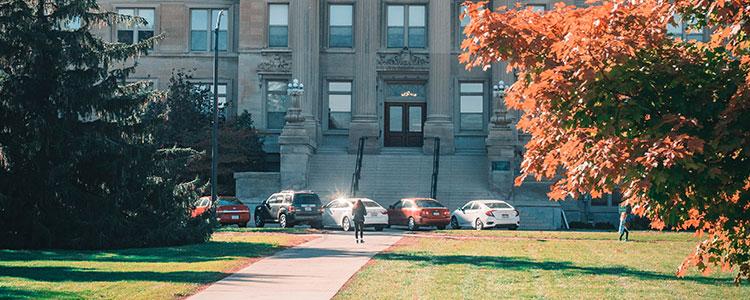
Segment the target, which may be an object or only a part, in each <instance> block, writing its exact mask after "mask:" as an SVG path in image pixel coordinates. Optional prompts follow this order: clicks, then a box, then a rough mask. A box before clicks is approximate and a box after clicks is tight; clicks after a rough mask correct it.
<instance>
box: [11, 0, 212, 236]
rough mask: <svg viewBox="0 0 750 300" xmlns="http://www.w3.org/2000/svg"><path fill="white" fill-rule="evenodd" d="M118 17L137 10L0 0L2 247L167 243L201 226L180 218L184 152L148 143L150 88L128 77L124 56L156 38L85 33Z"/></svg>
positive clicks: (190, 187) (80, 0)
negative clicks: (178, 167)
mask: <svg viewBox="0 0 750 300" xmlns="http://www.w3.org/2000/svg"><path fill="white" fill-rule="evenodd" d="M125 22H129V23H143V22H144V20H143V19H141V18H136V17H128V16H123V15H118V14H116V13H112V12H106V11H103V10H101V9H100V8H99V7H98V5H97V3H96V1H94V0H57V1H51V0H40V1H30V0H25V1H24V0H11V1H3V2H0V67H1V68H2V71H1V72H0V74H2V76H0V120H2V122H1V123H0V247H11V248H28V247H67V248H108V247H125V246H146V245H166V244H178V243H183V242H194V241H202V240H205V239H206V238H207V237H208V235H209V234H210V226H207V225H206V224H207V223H206V222H205V220H193V219H190V218H189V217H190V214H189V208H190V203H191V198H192V197H194V196H195V195H194V192H193V191H194V190H195V186H194V185H195V182H193V181H185V182H182V181H177V180H176V179H174V178H173V177H172V175H173V174H174V172H175V171H174V168H175V164H179V163H181V161H184V160H185V159H187V158H186V157H185V155H184V151H173V152H170V151H157V147H156V145H155V144H153V143H152V134H151V133H150V129H152V126H151V124H148V123H145V122H142V119H143V112H144V108H145V107H146V106H147V103H149V101H151V100H152V99H153V98H154V97H156V96H157V94H156V93H154V92H149V91H148V89H147V88H146V84H144V83H131V84H126V83H125V79H126V78H127V76H128V75H129V74H131V73H132V72H133V71H134V68H135V64H133V63H131V61H133V60H132V59H134V58H137V57H138V56H140V55H146V54H147V51H148V49H149V48H150V47H151V46H152V45H153V43H154V42H155V41H156V40H157V39H158V38H159V37H154V38H151V39H147V40H144V41H141V42H139V43H135V44H132V45H128V44H121V43H109V42H106V41H103V40H102V39H101V38H99V37H97V36H96V35H94V34H92V31H91V29H95V28H97V27H100V26H114V25H115V24H118V23H125ZM75 23H80V27H79V28H76V27H74V26H70V25H71V24H75ZM188 154H189V153H188ZM165 158H169V159H165ZM178 158H182V160H181V159H178ZM182 163H183V164H184V162H182Z"/></svg>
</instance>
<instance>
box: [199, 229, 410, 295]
mask: <svg viewBox="0 0 750 300" xmlns="http://www.w3.org/2000/svg"><path fill="white" fill-rule="evenodd" d="M401 237H402V232H401V231H383V232H377V233H375V232H372V231H369V232H367V231H366V232H365V243H364V244H356V243H355V242H354V233H352V232H348V233H344V232H333V233H329V234H322V235H321V236H320V238H317V239H315V240H312V241H310V242H307V243H304V244H302V245H299V246H297V247H294V248H291V249H287V250H284V251H281V252H278V253H276V254H275V255H273V256H271V257H268V258H265V259H262V260H260V261H258V262H255V263H254V264H251V265H250V266H248V267H246V268H244V269H242V270H240V271H238V272H237V273H235V274H233V275H231V276H229V277H227V278H224V279H222V280H220V281H218V282H216V283H214V284H212V285H211V286H209V287H208V288H207V289H205V290H203V291H201V292H200V293H198V294H196V295H194V296H192V297H190V298H189V299H195V300H198V299H222V300H223V299H254V300H262V299H274V300H278V299H306V300H315V299H330V298H331V297H333V296H334V295H336V293H337V292H338V290H339V289H340V288H341V286H343V285H344V283H346V281H347V280H349V278H350V277H351V276H352V275H354V273H356V272H357V271H358V270H359V269H360V268H361V267H362V266H363V265H364V264H365V263H367V261H369V260H370V258H371V257H372V256H373V255H375V254H377V253H378V252H380V251H383V250H385V249H386V248H388V247H390V246H391V245H393V244H394V243H396V242H397V241H398V240H400V239H401Z"/></svg>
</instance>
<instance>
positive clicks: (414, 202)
mask: <svg viewBox="0 0 750 300" xmlns="http://www.w3.org/2000/svg"><path fill="white" fill-rule="evenodd" d="M450 219H451V217H450V211H448V208H446V207H445V205H442V204H440V202H437V201H435V199H432V198H405V199H401V200H399V201H397V202H396V203H393V204H392V205H390V206H389V207H388V224H389V225H406V227H408V228H409V230H417V229H419V227H420V226H436V227H437V228H438V229H445V226H447V225H448V223H450Z"/></svg>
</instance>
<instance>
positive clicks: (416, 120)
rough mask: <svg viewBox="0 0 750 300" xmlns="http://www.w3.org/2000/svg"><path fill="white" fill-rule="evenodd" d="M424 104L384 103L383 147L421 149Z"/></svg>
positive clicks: (424, 113)
mask: <svg viewBox="0 0 750 300" xmlns="http://www.w3.org/2000/svg"><path fill="white" fill-rule="evenodd" d="M425 111H426V109H425V103H413V102H412V103H409V102H387V103H385V141H384V146H385V147H422V144H423V143H424V140H423V138H424V133H423V129H424V121H425V117H426V112H425Z"/></svg>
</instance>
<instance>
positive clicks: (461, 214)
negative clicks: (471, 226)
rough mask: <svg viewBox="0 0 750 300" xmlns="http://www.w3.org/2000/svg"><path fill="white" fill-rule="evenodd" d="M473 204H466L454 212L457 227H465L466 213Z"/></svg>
mask: <svg viewBox="0 0 750 300" xmlns="http://www.w3.org/2000/svg"><path fill="white" fill-rule="evenodd" d="M473 203H474V202H473V201H472V202H469V203H466V204H464V206H463V207H461V208H460V209H457V210H456V213H455V214H454V215H455V216H456V221H458V224H459V225H462V226H465V225H466V224H468V221H467V220H468V218H467V217H466V213H467V212H469V210H470V209H471V205H472V204H473Z"/></svg>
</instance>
